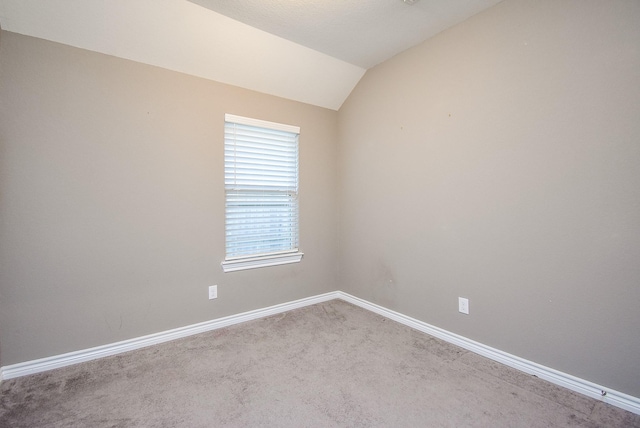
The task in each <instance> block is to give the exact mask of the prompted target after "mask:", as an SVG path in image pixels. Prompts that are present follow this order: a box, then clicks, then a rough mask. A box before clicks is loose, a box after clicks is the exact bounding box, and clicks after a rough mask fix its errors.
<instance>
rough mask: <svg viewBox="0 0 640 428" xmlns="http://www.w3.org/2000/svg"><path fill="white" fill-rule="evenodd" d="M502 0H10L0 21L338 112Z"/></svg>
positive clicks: (4, 0)
mask: <svg viewBox="0 0 640 428" xmlns="http://www.w3.org/2000/svg"><path fill="white" fill-rule="evenodd" d="M500 1H501V0H420V1H416V2H413V4H411V3H412V2H411V1H403V0H350V1H347V0H296V1H281V0H233V1H231V0H163V1H158V0H110V1H104V0H46V1H44V0H0V25H1V26H2V29H4V30H7V31H12V32H15V33H20V34H25V35H28V36H34V37H39V38H42V39H46V40H51V41H54V42H59V43H63V44H67V45H71V46H75V47H79V48H83V49H88V50H91V51H96V52H101V53H105V54H108V55H113V56H117V57H121V58H126V59H130V60H134V61H138V62H142V63H146V64H151V65H155V66H159V67H163V68H167V69H170V70H175V71H179V72H183V73H187V74H191V75H194V76H199V77H204V78H207V79H212V80H216V81H219V82H223V83H228V84H231V85H236V86H240V87H244V88H248V89H252V90H256V91H259V92H263V93H267V94H271V95H276V96H280V97H284V98H288V99H292V100H296V101H301V102H305V103H309V104H313V105H317V106H321V107H325V108H329V109H333V110H338V109H339V108H340V106H341V105H342V103H343V102H344V100H345V99H346V98H347V96H348V95H349V93H351V91H352V89H353V88H354V87H355V85H356V84H357V83H358V81H359V80H360V78H361V77H362V76H363V75H364V73H365V71H366V70H367V69H368V68H370V67H372V66H375V65H376V64H379V63H381V62H383V61H385V60H387V59H389V58H391V57H393V56H394V55H396V54H398V53H400V52H402V51H404V50H406V49H408V48H409V47H411V46H414V45H417V44H419V43H421V42H422V41H424V40H426V39H427V38H429V37H432V36H433V35H435V34H437V33H439V32H440V31H442V30H444V29H446V28H448V27H451V26H453V25H455V24H457V23H459V22H462V21H464V20H465V19H467V18H469V17H471V16H472V15H475V14H476V13H478V12H480V11H482V10H484V9H486V8H488V7H491V6H493V5H495V4H497V3H499V2H500Z"/></svg>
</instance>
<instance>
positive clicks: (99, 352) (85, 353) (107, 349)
mask: <svg viewBox="0 0 640 428" xmlns="http://www.w3.org/2000/svg"><path fill="white" fill-rule="evenodd" d="M334 299H340V300H344V301H345V302H348V303H351V304H353V305H356V306H359V307H361V308H363V309H366V310H368V311H371V312H374V313H376V314H378V315H381V316H383V317H385V318H388V319H391V320H393V321H396V322H399V323H400V324H403V325H406V326H407V327H411V328H413V329H415V330H418V331H421V332H423V333H427V334H430V335H431V336H434V337H437V338H439V339H442V340H444V341H446V342H449V343H452V344H454V345H457V346H460V347H461V348H464V349H467V350H469V351H472V352H474V353H476V354H479V355H482V356H484V357H487V358H489V359H492V360H494V361H497V362H499V363H502V364H505V365H507V366H509V367H513V368H515V369H517V370H520V371H522V372H524V373H528V374H532V375H536V376H538V377H539V378H541V379H544V380H547V381H549V382H551V383H554V384H556V385H559V386H562V387H564V388H567V389H570V390H572V391H575V392H578V393H580V394H583V395H586V396H588V397H592V398H595V399H597V400H600V401H603V402H605V403H608V404H611V405H613V406H616V407H620V408H622V409H624V410H627V411H630V412H632V413H635V414H638V415H640V398H637V397H633V396H631V395H628V394H625V393H622V392H619V391H615V390H613V389H610V388H606V387H604V386H601V385H598V384H595V383H593V382H590V381H587V380H584V379H580V378H578V377H575V376H572V375H570V374H567V373H563V372H560V371H558V370H554V369H552V368H549V367H546V366H543V365H540V364H537V363H534V362H532V361H529V360H525V359H524V358H520V357H517V356H515V355H512V354H509V353H507V352H503V351H500V350H499V349H495V348H492V347H490V346H487V345H483V344H482V343H479V342H476V341H473V340H471V339H467V338H466V337H463V336H460V335H457V334H455V333H451V332H449V331H447V330H444V329H441V328H439V327H435V326H433V325H430V324H427V323H425V322H423V321H420V320H417V319H415V318H411V317H409V316H407V315H404V314H401V313H399V312H395V311H392V310H391V309H387V308H385V307H383V306H380V305H377V304H375V303H371V302H369V301H367V300H364V299H361V298H359V297H355V296H352V295H351V294H348V293H345V292H342V291H334V292H330V293H325V294H320V295H317V296H312V297H308V298H304V299H299V300H295V301H292V302H288V303H282V304H279V305H274V306H269V307H267V308H263V309H256V310H253V311H249V312H243V313H241V314H236V315H230V316H227V317H223V318H218V319H215V320H211V321H205V322H202V323H198V324H192V325H189V326H185V327H180V328H176V329H173V330H167V331H164V332H160V333H155V334H150V335H147V336H142V337H138V338H134V339H129V340H124V341H121V342H116V343H112V344H108V345H103V346H97V347H94V348H89V349H85V350H80V351H74V352H69V353H66V354H61V355H55V356H52V357H46V358H40V359H38V360H32V361H26V362H23V363H18V364H12V365H8V366H4V367H0V381H2V380H5V379H12V378H16V377H20V376H27V375H31V374H36V373H41V372H44V371H48V370H53V369H57V368H61V367H66V366H70V365H73V364H78V363H82V362H85V361H91V360H95V359H98V358H103V357H107V356H110V355H116V354H121V353H123V352H128V351H133V350H136V349H140V348H144V347H147V346H151V345H157V344H160V343H164V342H168V341H171V340H175V339H180V338H183V337H187V336H191V335H194V334H198V333H204V332H207V331H211V330H216V329H219V328H223V327H228V326H230V325H234V324H239V323H243V322H245V321H251V320H255V319H259V318H264V317H267V316H270V315H276V314H279V313H282V312H287V311H290V310H293V309H297V308H302V307H305V306H310V305H315V304H316V303H321V302H326V301H328V300H334ZM603 393H606V394H605V395H603Z"/></svg>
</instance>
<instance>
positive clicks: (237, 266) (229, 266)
mask: <svg viewBox="0 0 640 428" xmlns="http://www.w3.org/2000/svg"><path fill="white" fill-rule="evenodd" d="M303 255H304V253H301V252H299V251H296V252H294V253H284V254H271V255H266V256H259V257H242V258H237V259H232V260H225V261H223V262H222V263H221V265H222V271H223V272H224V273H227V272H235V271H239V270H247V269H257V268H262V267H267V266H278V265H286V264H289V263H298V262H299V261H300V260H302V256H303Z"/></svg>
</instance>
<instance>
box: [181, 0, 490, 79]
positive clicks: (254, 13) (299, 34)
mask: <svg viewBox="0 0 640 428" xmlns="http://www.w3.org/2000/svg"><path fill="white" fill-rule="evenodd" d="M190 1H192V2H193V3H197V4H200V5H202V6H204V7H206V8H208V9H211V10H214V11H216V12H218V13H221V14H222V15H225V16H228V17H230V18H233V19H235V20H238V21H240V22H243V23H245V24H247V25H251V26H252V27H255V28H259V29H261V30H264V31H266V32H268V33H271V34H275V35H276V36H280V37H282V38H285V39H287V40H291V41H292V42H296V43H298V44H301V45H303V46H307V47H309V48H311V49H315V50H317V51H319V52H322V53H325V54H327V55H331V56H332V57H335V58H338V59H341V60H343V61H346V62H348V63H350V64H354V65H357V66H359V67H362V68H365V69H368V68H371V67H373V66H374V65H377V64H380V63H381V62H383V61H386V60H387V59H389V58H391V57H392V56H394V55H396V54H398V53H400V52H402V51H404V50H406V49H408V48H410V47H412V46H415V45H417V44H419V43H421V42H423V41H424V40H426V39H428V38H429V37H432V36H434V35H435V34H437V33H439V32H441V31H442V30H445V29H447V28H449V27H451V26H453V25H455V24H457V23H459V22H462V21H464V20H465V19H467V18H469V17H470V16H472V15H475V14H476V13H478V12H480V11H482V10H484V9H486V8H488V7H490V6H493V5H495V4H497V3H499V2H500V1H501V0H422V1H415V0H414V1H415V2H414V3H413V4H411V3H410V2H407V3H405V2H403V0H296V1H282V0H233V1H225V0H190Z"/></svg>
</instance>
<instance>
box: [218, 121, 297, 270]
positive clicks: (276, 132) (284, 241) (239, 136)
mask: <svg viewBox="0 0 640 428" xmlns="http://www.w3.org/2000/svg"><path fill="white" fill-rule="evenodd" d="M299 134H300V128H299V127H297V126H291V125H282V124H279V123H273V122H265V121H262V120H256V119H249V118H246V117H240V116H233V115H230V114H227V115H225V126H224V188H225V201H226V203H225V246H226V256H225V260H224V262H222V268H223V270H224V271H225V272H232V271H236V270H243V269H252V268H258V267H264V266H274V265H281V264H286V263H295V262H299V261H300V260H301V259H302V253H300V252H299V249H298V135H299Z"/></svg>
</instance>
